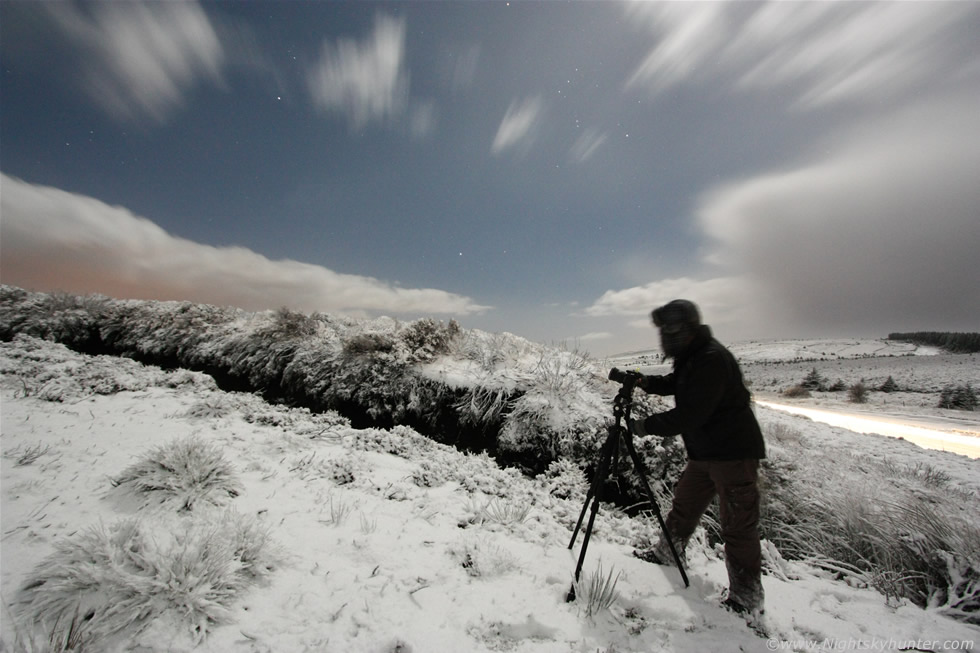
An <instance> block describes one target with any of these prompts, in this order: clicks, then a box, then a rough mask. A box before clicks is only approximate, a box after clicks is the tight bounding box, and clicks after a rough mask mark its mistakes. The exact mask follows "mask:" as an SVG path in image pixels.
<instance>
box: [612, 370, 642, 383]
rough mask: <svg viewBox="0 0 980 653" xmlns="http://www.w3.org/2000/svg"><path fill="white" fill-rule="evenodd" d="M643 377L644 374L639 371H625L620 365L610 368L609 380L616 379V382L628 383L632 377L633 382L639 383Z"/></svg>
mask: <svg viewBox="0 0 980 653" xmlns="http://www.w3.org/2000/svg"><path fill="white" fill-rule="evenodd" d="M642 378H643V375H642V374H640V373H639V372H629V371H627V372H624V371H622V370H621V369H619V368H618V367H614V368H612V369H611V370H609V380H610V381H615V382H616V383H626V382H627V381H628V380H630V379H632V381H633V383H637V382H638V381H640V380H641V379H642Z"/></svg>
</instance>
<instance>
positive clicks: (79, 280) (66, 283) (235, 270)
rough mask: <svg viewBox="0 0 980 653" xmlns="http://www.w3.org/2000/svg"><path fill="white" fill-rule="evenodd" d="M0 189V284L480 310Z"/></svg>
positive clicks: (232, 300)
mask: <svg viewBox="0 0 980 653" xmlns="http://www.w3.org/2000/svg"><path fill="white" fill-rule="evenodd" d="M0 186H2V193H0V212H2V214H3V222H2V224H0V230H2V238H0V259H2V262H3V282H4V283H7V284H14V285H18V286H22V287H25V288H29V289H34V290H64V291H68V292H76V293H89V292H98V293H103V294H106V295H110V296H113V297H121V298H126V297H132V298H144V299H179V300H189V301H195V302H203V303H210V304H218V305H233V306H239V307H241V308H244V309H248V310H265V309H273V308H278V307H281V306H288V307H290V308H293V309H296V310H302V311H307V312H311V311H327V312H343V313H350V314H354V315H358V314H368V313H380V312H385V313H389V314H391V313H394V314H400V313H408V314H432V313H445V314H454V315H467V314H473V313H480V312H483V311H485V310H487V309H489V307H487V306H480V305H478V304H476V303H475V302H473V301H472V300H471V299H469V298H468V297H463V296H460V295H456V294H453V293H449V292H445V291H443V290H436V289H431V288H400V287H396V286H392V285H391V284H388V283H385V282H383V281H379V280H377V279H372V278H369V277H362V276H355V275H349V274H340V273H338V272H334V271H332V270H329V269H327V268H324V267H321V266H317V265H310V264H307V263H300V262H297V261H289V260H282V261H273V260H270V259H268V258H266V257H264V256H262V255H261V254H258V253H256V252H253V251H251V250H248V249H245V248H241V247H211V246H209V245H203V244H199V243H195V242H192V241H190V240H186V239H183V238H177V237H175V236H172V235H170V234H168V233H166V232H165V231H163V230H162V229H161V228H160V227H158V226H157V225H155V224H153V223H152V222H150V221H149V220H146V219H145V218H141V217H138V216H135V215H133V214H132V213H131V212H129V211H128V210H126V209H125V208H121V207H113V206H109V205H107V204H105V203H103V202H101V201H99V200H97V199H94V198H91V197H86V196H83V195H77V194H73V193H68V192H65V191H62V190H59V189H56V188H51V187H48V186H38V185H33V184H29V183H26V182H24V181H21V180H19V179H15V178H12V177H8V176H6V175H0Z"/></svg>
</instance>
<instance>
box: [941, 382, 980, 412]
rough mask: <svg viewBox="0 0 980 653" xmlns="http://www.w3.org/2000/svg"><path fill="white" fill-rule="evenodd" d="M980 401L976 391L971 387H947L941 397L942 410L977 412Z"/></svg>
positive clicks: (967, 385)
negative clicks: (952, 409)
mask: <svg viewBox="0 0 980 653" xmlns="http://www.w3.org/2000/svg"><path fill="white" fill-rule="evenodd" d="M978 404H980V401H978V399H977V393H976V391H975V390H974V389H973V388H972V387H971V386H970V384H969V383H967V384H966V385H958V386H955V387H954V386H952V385H949V386H946V387H945V388H943V391H942V393H941V394H940V396H939V407H940V408H955V409H958V410H976V409H977V406H978Z"/></svg>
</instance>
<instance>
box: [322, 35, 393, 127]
mask: <svg viewBox="0 0 980 653" xmlns="http://www.w3.org/2000/svg"><path fill="white" fill-rule="evenodd" d="M404 59H405V21H404V20H398V19H395V18H392V17H390V16H385V15H378V16H377V18H376V19H375V24H374V31H373V32H372V33H371V34H370V35H369V36H368V37H367V38H365V39H364V40H363V41H356V40H353V39H342V40H340V41H339V42H338V43H337V44H336V45H335V44H332V43H329V42H328V43H325V44H324V46H323V52H322V54H321V56H320V60H319V62H318V63H317V64H316V66H315V67H314V68H313V69H312V70H311V71H310V73H309V75H308V78H307V82H308V84H309V88H310V92H311V93H312V95H313V100H314V102H315V103H316V104H317V106H319V107H320V108H322V109H325V110H327V111H337V112H340V113H342V114H344V115H345V116H346V117H347V118H348V119H349V120H350V121H351V124H352V125H353V126H354V128H356V129H360V128H361V127H364V126H365V125H366V124H367V123H369V122H371V121H374V120H379V121H384V120H390V119H392V118H394V117H395V116H398V115H399V114H401V113H402V111H404V109H405V107H406V105H407V101H408V88H409V75H408V71H407V69H406V67H405V63H404Z"/></svg>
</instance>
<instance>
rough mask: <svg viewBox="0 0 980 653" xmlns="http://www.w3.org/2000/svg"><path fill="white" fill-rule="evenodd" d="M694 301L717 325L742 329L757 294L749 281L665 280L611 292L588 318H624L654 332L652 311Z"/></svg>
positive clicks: (734, 278) (593, 308) (600, 298)
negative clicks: (651, 328)
mask: <svg viewBox="0 0 980 653" xmlns="http://www.w3.org/2000/svg"><path fill="white" fill-rule="evenodd" d="M679 298H683V299H690V300H691V301H693V302H695V303H696V304H697V305H698V306H699V307H700V308H701V311H702V313H703V314H704V316H705V317H706V319H709V320H710V321H711V322H712V323H713V324H714V325H716V326H717V325H731V324H734V325H739V324H744V323H745V321H746V320H749V319H750V317H751V316H750V313H751V311H752V310H753V304H752V302H753V293H752V290H751V288H750V284H749V283H748V282H747V280H745V279H742V278H737V277H717V278H713V279H704V280H699V279H692V278H689V277H681V278H677V279H662V280H659V281H653V282H650V283H648V284H644V285H642V286H635V287H633V288H624V289H622V290H607V291H606V292H605V293H603V295H602V296H601V297H599V299H597V300H596V301H595V302H594V303H593V304H592V305H591V306H589V307H588V308H587V309H585V314H586V315H589V316H591V317H606V316H622V317H624V318H627V319H628V320H629V321H628V322H627V324H628V325H629V326H631V327H634V328H650V311H651V310H653V309H654V308H656V307H657V306H663V305H664V304H666V303H667V302H669V301H671V300H673V299H679Z"/></svg>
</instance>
